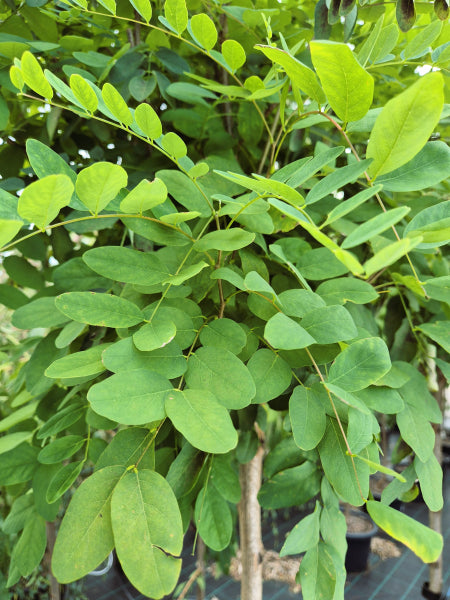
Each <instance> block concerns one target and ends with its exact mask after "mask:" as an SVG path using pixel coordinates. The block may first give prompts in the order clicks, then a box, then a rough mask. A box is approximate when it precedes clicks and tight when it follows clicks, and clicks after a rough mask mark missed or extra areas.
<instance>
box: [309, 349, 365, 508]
mask: <svg viewBox="0 0 450 600" xmlns="http://www.w3.org/2000/svg"><path fill="white" fill-rule="evenodd" d="M305 350H306V353H307V354H308V356H309V358H310V360H311V362H312V364H313V366H314V369H315V370H316V372H317V374H318V376H319V378H320V381H321V382H322V385H323V386H324V388H325V389H326V391H327V394H328V398H329V400H330V403H331V407H332V409H333V412H334V416H335V417H336V420H337V422H338V425H339V429H340V430H341V434H342V438H343V440H344V443H345V446H346V448H347V452H348V454H349V456H350V459H351V461H352V466H353V471H354V473H355V478H356V484H357V485H358V489H359V494H360V496H361V498H362V499H363V500H364V502H365V501H366V500H367V498H365V497H364V494H363V493H362V489H361V484H360V482H359V477H358V472H357V470H356V465H355V461H354V458H353V453H352V451H351V449H350V446H349V443H348V440H347V436H346V435H345V431H344V427H343V426H342V422H341V419H340V418H339V415H338V412H337V410H336V406H335V404H334V401H333V398H332V397H331V392H330V390H329V389H328V387H327V384H326V381H325V379H324V377H323V375H322V372H321V370H320V369H319V367H318V366H317V363H316V361H315V360H314V357H313V355H312V354H311V352H310V350H309V348H308V347H306V348H305Z"/></svg>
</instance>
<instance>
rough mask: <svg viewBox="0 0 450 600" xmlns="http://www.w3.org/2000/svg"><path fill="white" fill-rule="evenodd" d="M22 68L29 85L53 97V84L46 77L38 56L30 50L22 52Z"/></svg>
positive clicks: (38, 92) (40, 92)
mask: <svg viewBox="0 0 450 600" xmlns="http://www.w3.org/2000/svg"><path fill="white" fill-rule="evenodd" d="M21 69H22V76H23V79H24V81H25V83H26V84H27V86H28V87H29V88H31V89H32V90H33V91H34V92H36V93H37V94H40V95H41V96H44V98H48V99H49V100H51V99H52V97H53V89H52V86H51V85H50V84H49V82H48V81H47V80H46V79H45V77H44V72H43V71H42V68H41V65H40V64H39V62H38V61H37V59H36V57H35V56H33V54H31V52H29V51H28V50H26V51H25V52H24V53H23V54H22V60H21Z"/></svg>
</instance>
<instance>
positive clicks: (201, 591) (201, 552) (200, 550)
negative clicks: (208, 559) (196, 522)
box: [197, 536, 206, 600]
mask: <svg viewBox="0 0 450 600" xmlns="http://www.w3.org/2000/svg"><path fill="white" fill-rule="evenodd" d="M205 550H206V548H205V542H204V541H203V540H202V538H201V537H200V536H198V538H197V569H198V570H199V571H200V573H199V576H200V577H203V585H199V584H198V583H197V600H203V599H204V597H205V585H204V584H205Z"/></svg>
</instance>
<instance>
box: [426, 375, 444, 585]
mask: <svg viewBox="0 0 450 600" xmlns="http://www.w3.org/2000/svg"><path fill="white" fill-rule="evenodd" d="M445 385H446V382H445V378H444V377H440V378H439V380H438V390H437V391H436V392H435V398H436V400H437V402H438V404H439V407H440V409H441V412H442V413H444V408H445ZM433 429H434V433H435V439H434V455H435V456H436V458H437V461H438V463H439V464H442V438H441V426H440V425H433ZM429 524H430V527H431V529H433V530H434V531H437V532H438V533H442V510H439V511H437V512H432V511H431V510H430V511H429ZM442 570H443V564H442V553H441V555H440V557H439V558H438V559H437V561H436V562H434V563H431V564H430V568H429V572H430V575H429V577H430V581H429V586H428V589H429V590H430V592H433V593H435V594H440V593H441V592H442V583H443V572H442Z"/></svg>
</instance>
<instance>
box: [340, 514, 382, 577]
mask: <svg viewBox="0 0 450 600" xmlns="http://www.w3.org/2000/svg"><path fill="white" fill-rule="evenodd" d="M351 514H353V515H354V514H357V516H358V517H360V518H362V519H364V520H366V521H367V522H368V523H369V524H370V525H371V528H370V529H369V530H367V531H361V532H359V531H358V532H351V531H347V534H346V538H347V554H346V556H345V568H346V570H347V572H348V573H359V572H361V571H365V570H366V569H367V563H368V560H369V554H370V542H371V540H372V538H373V536H374V535H375V534H376V533H377V531H378V527H377V526H376V525H375V523H374V522H373V521H372V519H371V518H370V517H369V516H368V515H367V514H364V513H363V512H361V511H352V513H351Z"/></svg>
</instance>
